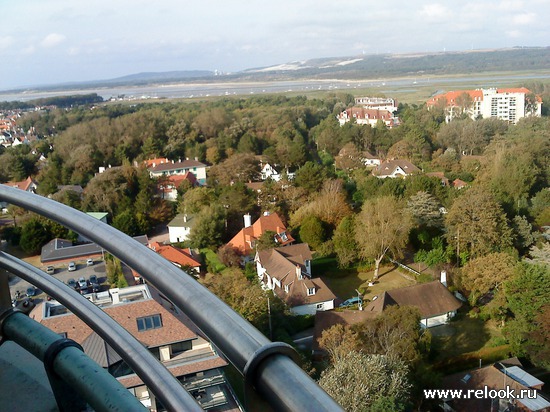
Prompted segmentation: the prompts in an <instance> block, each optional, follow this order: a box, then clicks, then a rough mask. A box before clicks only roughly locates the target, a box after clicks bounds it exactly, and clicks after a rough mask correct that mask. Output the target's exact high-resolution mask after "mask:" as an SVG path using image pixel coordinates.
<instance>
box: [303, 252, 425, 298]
mask: <svg viewBox="0 0 550 412" xmlns="http://www.w3.org/2000/svg"><path fill="white" fill-rule="evenodd" d="M312 272H313V276H322V277H323V280H324V281H325V282H326V283H327V284H328V286H329V288H330V289H331V290H332V291H333V292H334V294H335V295H336V296H338V297H339V298H341V299H348V298H350V297H352V296H356V295H357V292H356V291H355V289H358V290H359V289H363V290H365V294H364V298H365V299H369V300H370V299H372V298H373V297H374V296H375V295H378V294H380V293H382V292H384V291H386V290H390V289H396V288H401V287H405V286H410V285H414V284H415V283H416V282H415V281H414V280H412V279H413V278H414V276H413V275H406V274H403V273H401V272H400V271H398V270H397V269H396V268H395V267H394V266H393V265H390V266H382V267H381V268H380V276H379V277H378V282H376V283H375V284H374V286H370V287H369V286H368V283H369V280H370V279H372V277H373V275H374V270H373V269H372V268H371V267H365V266H353V267H351V268H346V269H340V268H338V264H337V261H336V259H335V258H321V259H315V260H313V261H312Z"/></svg>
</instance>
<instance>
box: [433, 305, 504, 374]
mask: <svg viewBox="0 0 550 412" xmlns="http://www.w3.org/2000/svg"><path fill="white" fill-rule="evenodd" d="M430 332H431V333H432V350H433V362H434V363H435V365H436V368H438V369H441V370H445V372H446V373H449V372H453V371H460V370H465V369H467V368H469V367H475V366H479V360H480V359H481V360H482V364H483V365H486V364H488V363H491V362H494V361H495V360H498V359H503V358H506V357H508V351H509V347H508V345H506V344H505V340H504V337H503V335H502V331H501V330H500V329H499V328H498V326H497V325H496V323H495V322H494V321H492V320H489V321H483V320H482V319H479V318H478V317H472V316H470V315H469V313H468V308H467V307H463V308H462V309H460V310H459V312H458V314H457V316H456V317H455V318H454V319H453V320H452V321H451V322H450V323H449V324H448V325H443V326H438V327H435V328H432V329H430Z"/></svg>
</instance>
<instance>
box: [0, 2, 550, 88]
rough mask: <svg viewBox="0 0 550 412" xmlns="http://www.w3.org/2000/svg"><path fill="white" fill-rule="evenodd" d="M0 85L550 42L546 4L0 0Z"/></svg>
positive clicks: (549, 9)
mask: <svg viewBox="0 0 550 412" xmlns="http://www.w3.org/2000/svg"><path fill="white" fill-rule="evenodd" d="M0 15H1V16H2V21H1V23H0V56H1V58H0V90H5V89H8V88H12V87H18V86H25V85H38V84H53V83H61V82H67V81H79V80H97V79H109V78H114V77H119V76H124V75H127V74H134V73H140V72H148V71H170V70H195V69H198V70H215V69H218V70H221V71H225V72H231V71H239V70H244V69H247V68H252V67H262V66H269V65H275V64H279V63H287V62H291V61H295V60H306V59H310V58H316V57H339V56H356V55H360V54H362V53H366V54H373V53H386V52H392V53H401V52H423V51H443V50H444V49H445V50H447V51H455V50H468V49H471V48H474V49H484V48H503V47H513V46H531V47H532V46H550V23H548V22H549V21H550V0H529V1H521V0H517V1H513V0H475V1H471V0H462V1H450V0H448V1H439V2H437V1H416V0H394V1H388V2H381V1H372V0H364V1H359V0H344V1H336V0H332V1H326V0H316V1H313V0H277V1H254V0H248V1H245V0H225V1H221V0H220V1H218V0H202V1H201V0H198V1H193V2H190V1H185V0H156V1H155V0H148V1H143V0H83V1H81V0H71V1H68V0H0Z"/></svg>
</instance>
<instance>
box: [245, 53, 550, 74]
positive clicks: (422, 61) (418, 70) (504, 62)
mask: <svg viewBox="0 0 550 412" xmlns="http://www.w3.org/2000/svg"><path fill="white" fill-rule="evenodd" d="M549 68H550V47H540V48H519V47H518V48H513V49H499V50H471V51H463V52H446V53H443V52H440V53H414V54H377V55H361V56H352V57H343V58H324V59H314V60H306V61H302V62H293V63H287V64H281V65H277V66H270V67H263V68H256V69H249V70H245V71H243V72H242V73H241V76H248V77H254V78H281V77H283V78H292V79H297V78H305V77H307V78H319V79H322V78H338V79H350V80H351V79H361V78H379V77H384V78H391V77H401V76H415V75H449V74H469V73H482V72H499V71H526V70H545V69H546V70H548V69H549Z"/></svg>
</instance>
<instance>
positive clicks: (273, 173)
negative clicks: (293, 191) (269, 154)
mask: <svg viewBox="0 0 550 412" xmlns="http://www.w3.org/2000/svg"><path fill="white" fill-rule="evenodd" d="M260 178H261V179H262V180H267V179H271V180H274V181H275V182H278V181H279V180H281V178H282V175H281V174H280V173H279V172H278V171H277V170H275V168H274V167H273V166H271V165H270V164H269V163H266V164H265V165H264V166H263V167H262V170H261V171H260ZM287 178H288V179H289V180H292V179H294V173H289V172H287Z"/></svg>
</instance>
